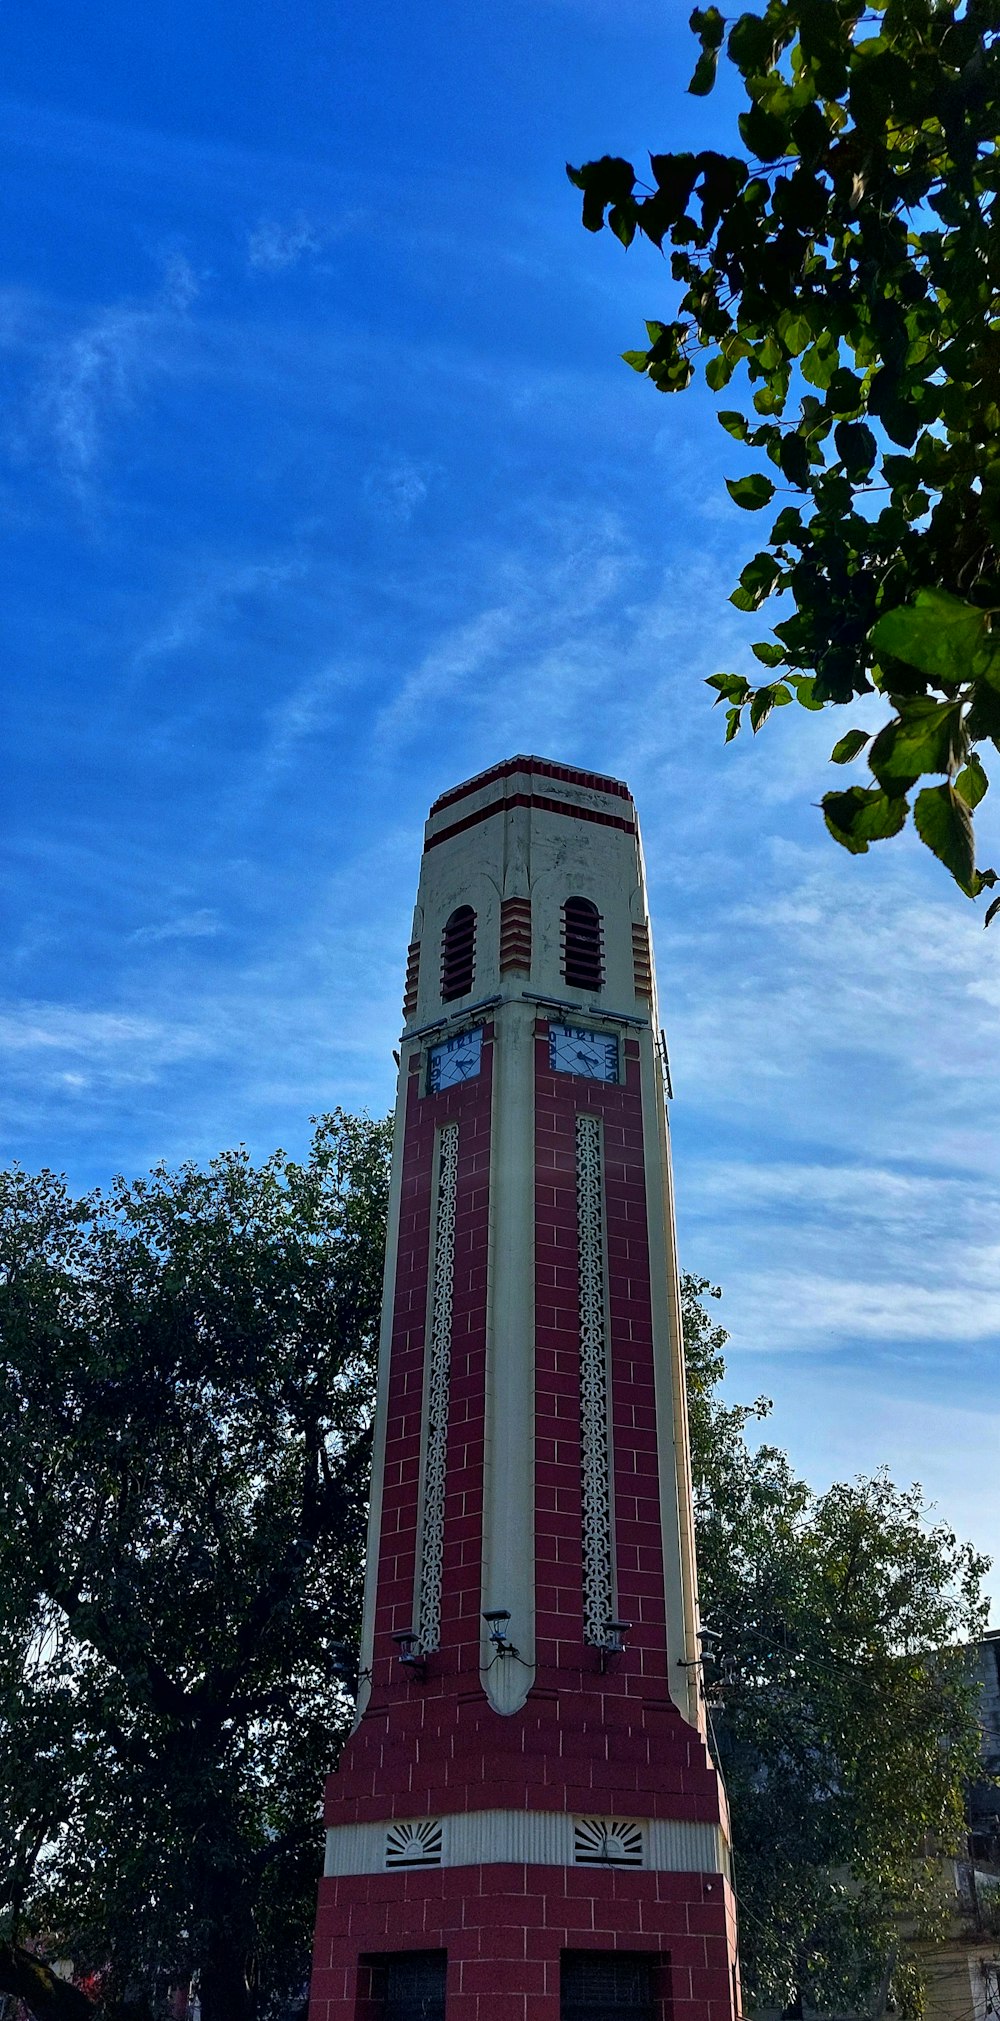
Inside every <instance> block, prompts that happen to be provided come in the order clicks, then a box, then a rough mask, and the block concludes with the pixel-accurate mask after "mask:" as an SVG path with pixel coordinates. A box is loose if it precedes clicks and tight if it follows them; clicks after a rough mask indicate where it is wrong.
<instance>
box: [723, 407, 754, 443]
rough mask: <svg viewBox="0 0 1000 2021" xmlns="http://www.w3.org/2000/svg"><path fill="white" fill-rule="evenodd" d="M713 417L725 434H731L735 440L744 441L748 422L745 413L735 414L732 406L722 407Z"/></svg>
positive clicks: (747, 432)
mask: <svg viewBox="0 0 1000 2021" xmlns="http://www.w3.org/2000/svg"><path fill="white" fill-rule="evenodd" d="M715 418H716V420H717V421H718V422H720V423H721V425H722V427H723V428H724V429H725V431H726V434H727V435H732V436H733V437H734V438H735V440H736V441H737V442H745V441H746V439H747V436H748V434H749V432H750V424H749V422H748V421H747V419H746V417H745V415H743V414H737V413H736V411H735V409H734V408H731V407H722V408H720V410H719V412H718V414H717V415H716V417H715Z"/></svg>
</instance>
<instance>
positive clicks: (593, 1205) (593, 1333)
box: [576, 1116, 615, 1649]
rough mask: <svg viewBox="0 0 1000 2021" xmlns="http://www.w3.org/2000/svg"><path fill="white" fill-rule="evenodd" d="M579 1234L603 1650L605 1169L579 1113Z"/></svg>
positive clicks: (607, 1530)
mask: <svg viewBox="0 0 1000 2021" xmlns="http://www.w3.org/2000/svg"><path fill="white" fill-rule="evenodd" d="M576 1206H577V1229H578V1235H579V1294H580V1418H581V1434H582V1468H583V1632H584V1640H585V1641H587V1642H590V1643H592V1644H593V1645H594V1646H595V1647H597V1648H598V1649H602V1648H603V1647H604V1646H605V1643H606V1641H607V1635H608V1623H609V1622H610V1621H613V1620H614V1616H615V1604H614V1566H613V1563H612V1553H611V1466H610V1451H609V1438H608V1343H607V1320H606V1316H605V1315H606V1295H605V1294H606V1284H605V1260H604V1171H603V1158H602V1152H601V1124H600V1119H599V1117H597V1116H578V1117H577V1119H576Z"/></svg>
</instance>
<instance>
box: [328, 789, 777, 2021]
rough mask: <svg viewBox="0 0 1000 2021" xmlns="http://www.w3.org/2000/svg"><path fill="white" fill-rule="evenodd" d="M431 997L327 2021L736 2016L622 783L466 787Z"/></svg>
mask: <svg viewBox="0 0 1000 2021" xmlns="http://www.w3.org/2000/svg"><path fill="white" fill-rule="evenodd" d="M403 1008H404V1018H405V1030H404V1032H403V1036H402V1040H401V1053H400V1070H399V1098H398V1103H397V1108H396V1133H395V1149H394V1154H393V1174H392V1190H391V1203H390V1223H389V1242H388V1255H387V1262H386V1290H385V1308H384V1319H383V1331H382V1344H381V1356H380V1369H379V1392H378V1405H377V1414H376V1425H375V1457H374V1476H373V1482H372V1508H371V1529H370V1537H369V1557H368V1585H367V1596H366V1604H365V1619H364V1632H363V1642H362V1651H361V1665H362V1675H361V1689H360V1694H359V1699H358V1718H357V1724H356V1726H355V1729H354V1732H353V1734H352V1736H351V1738H350V1740H349V1742H348V1743H347V1746H346V1747H345V1749H344V1753H343V1757H342V1760H341V1764H340V1767H339V1770H338V1771H337V1773H336V1774H335V1775H333V1776H331V1777H330V1780H329V1783H328V1787H327V1798H326V1820H327V1825H328V1835H327V1854H326V1866H325V1875H324V1879H323V1881H322V1883H321V1887H320V1903H319V1913H318V1921H317V1933H316V1951H315V1966H314V1974H313V1989H312V1999H313V2010H312V2017H311V2021H667V2017H668V2016H669V2017H670V2021H733V2017H734V2015H735V2014H736V2013H737V2011H738V1979H737V1966H736V1946H735V1916H734V1908H733V1898H732V1893H731V1888H730V1882H729V1853H728V1841H727V1824H726V1810H725V1798H724V1795H723V1792H722V1788H721V1785H720V1782H719V1779H718V1777H717V1775H716V1772H715V1769H714V1766H713V1764H712V1761H711V1758H710V1755H709V1752H708V1749H707V1746H706V1739H705V1731H704V1723H703V1712H702V1706H701V1704H700V1700H699V1690H698V1683H697V1680H698V1677H699V1671H698V1668H697V1658H698V1654H699V1649H698V1641H697V1616H696V1595H695V1572H694V1551H693V1537H692V1507H691V1486H690V1473H689V1461H688V1449H687V1420H686V1412H685V1399H684V1376H683V1358H682V1347H681V1337H680V1321H679V1303H678V1287H677V1265H676V1259H675V1245H674V1223H673V1206H672V1198H671V1180H670V1158H669V1147H668V1136H667V1122H666V1109H665V1102H664V1095H665V1060H664V1056H663V1051H662V1045H661V1040H660V1035H659V1020H658V1015H657V1009H656V990H655V984H654V980H653V970H652V957H651V950H650V939H649V921H648V915H647V901H646V887H645V878H644V872H643V863H642V852H641V847H640V842H639V831H638V824H637V820H636V813H635V807H634V805H633V802H632V797H631V795H630V793H629V791H628V788H627V787H626V786H623V785H621V784H620V783H619V781H617V780H615V779H606V778H603V777H600V776H598V775H596V774H593V773H589V772H579V771H575V770H573V769H571V768H569V767H568V766H565V765H556V764H550V763H548V762H546V761H544V760H542V759H539V758H525V757H518V758H512V759H510V760H509V761H507V762H506V763H504V764H501V765H496V766H494V767H493V768H492V770H490V771H488V772H483V773H481V774H480V775H479V776H478V777H477V778H475V779H470V780H469V781H468V782H467V783H466V784H465V785H463V786H457V787H456V788H455V789H454V790H453V791H452V792H449V793H445V794H443V795H442V797H441V798H440V799H439V800H437V801H435V803H434V806H433V807H432V809H431V813H430V818H429V820H428V823H427V828H426V836H425V842H424V855H423V868H422V871H421V877H420V886H419V890H418V894H417V906H416V912H415V915H414V925H413V938H412V941H411V944H410V949H409V956H408V960H407V970H406V994H405V1000H404V1007H403Z"/></svg>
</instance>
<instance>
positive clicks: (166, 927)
mask: <svg viewBox="0 0 1000 2021" xmlns="http://www.w3.org/2000/svg"><path fill="white" fill-rule="evenodd" d="M221 932H222V922H221V920H220V919H219V915H218V913H217V912H216V911H215V910H214V908H213V907H212V906H208V905H202V906H198V907H197V908H196V909H195V911H193V912H182V913H178V914H177V916H176V918H174V919H165V920H162V921H160V923H159V924H158V925H155V926H139V927H136V930H135V932H134V933H131V934H130V935H129V939H130V940H133V941H142V942H144V943H145V944H146V945H147V946H149V945H152V944H153V943H154V942H156V941H163V940H206V939H210V938H212V936H214V935H215V934H217V933H221Z"/></svg>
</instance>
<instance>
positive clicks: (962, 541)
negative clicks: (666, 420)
mask: <svg viewBox="0 0 1000 2021" xmlns="http://www.w3.org/2000/svg"><path fill="white" fill-rule="evenodd" d="M691 26H692V28H693V29H694V31H695V34H696V35H697V37H698V39H699V42H700V45H701V54H700V55H699V57H698V60H697V64H696V66H695V71H694V75H693V77H692V80H691V84H690V87H689V88H690V90H691V91H692V92H693V93H695V94H696V95H698V96H704V95H706V94H707V93H709V92H710V91H711V90H712V88H713V85H714V83H715V79H716V73H717V67H718V62H719V58H720V56H721V55H723V54H725V56H726V58H727V59H728V61H729V62H730V63H731V64H732V65H733V67H734V69H735V71H736V72H737V73H738V76H739V79H740V80H741V86H742V90H743V92H744V93H745V98H746V109H745V110H744V111H743V112H741V113H740V115H739V119H738V126H739V138H740V141H741V143H742V149H743V152H741V153H740V154H732V155H727V154H722V153H719V152H717V151H715V150H714V149H703V150H702V151H701V152H699V153H697V154H696V153H678V154H653V155H651V156H650V164H651V171H652V183H651V184H645V183H640V181H639V180H638V179H637V177H636V174H635V170H634V168H633V166H632V163H631V162H628V161H625V160H623V159H621V158H620V157H617V156H604V157H603V158H602V159H601V160H599V161H592V162H588V163H586V164H585V165H584V166H583V167H582V168H579V169H576V168H570V169H569V170H568V173H569V175H570V178H571V180H572V181H573V182H574V183H575V184H576V185H577V186H578V187H579V188H580V189H582V191H583V222H584V224H585V225H586V226H587V227H588V229H589V230H591V231H600V230H601V229H602V227H603V225H604V223H605V220H606V221H607V223H608V224H609V225H610V228H611V230H612V231H613V232H614V233H615V234H616V235H617V237H618V238H619V239H620V240H621V241H622V243H623V244H624V245H626V246H628V245H629V244H630V243H631V241H632V239H633V238H634V236H635V234H636V232H640V233H642V234H644V235H645V237H646V238H647V239H649V240H651V242H652V243H653V245H655V246H657V247H658V248H660V249H661V250H662V249H663V248H664V247H669V248H670V266H671V272H672V275H673V279H674V281H675V282H676V283H678V285H679V290H680V299H679V302H678V304H677V311H676V314H675V315H674V317H673V319H672V320H670V321H651V322H649V323H647V326H646V329H647V338H648V342H647V345H646V346H645V347H644V348H643V349H641V350H635V351H628V352H626V353H625V354H624V355H625V358H626V360H627V362H628V363H629V364H630V365H632V366H633V367H634V369H635V370H636V371H637V372H641V373H643V374H645V376H646V377H647V378H648V379H650V380H651V381H652V384H653V385H654V386H655V387H657V388H658V389H659V390H660V391H661V392H678V391H680V390H682V389H683V388H684V387H686V386H687V385H689V384H690V382H691V380H692V378H693V377H694V374H695V368H696V364H697V362H698V361H699V360H701V361H702V362H703V364H704V369H705V378H706V381H707V383H708V385H709V387H710V388H711V389H712V390H713V391H714V392H719V393H721V392H722V390H723V389H724V388H725V387H726V386H728V384H729V382H730V380H731V379H732V378H733V377H734V374H735V373H736V372H737V371H738V370H745V373H746V379H747V382H748V386H749V388H752V389H753V390H752V405H753V409H754V412H753V414H749V415H748V414H747V413H746V412H742V411H739V410H737V409H731V408H725V409H723V410H722V411H721V412H720V413H719V417H718V418H719V420H720V422H721V423H722V426H723V427H724V428H725V429H726V430H727V431H728V433H729V434H730V435H731V436H732V437H733V438H734V440H735V441H737V442H739V443H741V444H743V445H745V446H746V447H747V448H749V449H751V450H756V451H763V454H764V457H765V459H766V467H764V468H760V467H758V468H756V469H754V470H751V471H750V472H748V473H746V474H744V475H741V476H737V477H735V478H731V479H728V480H727V484H728V489H729V492H730V494H731V496H732V497H733V499H734V500H735V501H736V503H737V505H739V506H742V507H743V508H744V509H745V510H746V511H748V512H761V511H764V510H765V509H766V508H767V507H768V506H769V505H770V504H771V503H772V500H773V499H774V498H775V496H776V494H777V493H779V492H780V493H781V494H783V499H782V502H781V505H780V510H779V512H778V514H777V517H776V518H775V519H774V522H773V524H772V526H771V529H770V533H769V535H768V538H767V540H766V542H765V544H764V545H763V546H762V548H761V550H760V552H759V553H757V554H755V555H754V556H753V558H752V560H750V561H749V562H748V563H747V565H746V567H745V568H744V569H743V572H742V574H741V576H740V580H739V584H738V586H737V588H736V589H735V590H734V592H733V595H732V602H733V603H734V604H735V605H736V606H737V608H738V609H740V610H744V611H757V610H759V609H760V608H761V607H762V606H763V605H764V604H766V603H767V602H768V601H769V599H771V598H772V597H773V598H779V599H782V598H783V599H785V603H784V604H783V605H782V610H783V611H784V613H785V614H783V615H781V616H779V618H778V621H777V622H776V623H775V624H774V636H773V637H772V638H769V639H765V640H760V641H759V642H758V643H757V644H755V645H754V647H753V652H754V654H755V656H756V658H757V660H758V661H759V662H760V663H761V665H762V667H763V668H765V669H766V670H767V674H766V678H764V679H763V680H761V681H760V682H759V683H758V684H757V685H754V684H753V683H752V682H750V681H748V680H746V679H745V678H744V677H743V676H742V675H737V674H716V675H714V676H713V677H712V680H711V681H710V683H709V685H710V686H712V687H714V688H715V689H716V690H717V694H716V700H717V701H719V700H723V701H725V702H726V703H727V705H728V709H727V732H726V734H727V739H729V738H732V737H734V736H735V735H736V733H737V731H738V729H739V727H740V724H741V722H742V720H743V717H744V714H746V715H747V716H748V717H749V721H750V724H751V727H752V729H753V730H754V731H755V732H756V731H757V730H759V729H760V728H761V725H762V724H763V723H764V722H765V721H766V719H767V717H768V716H769V715H770V713H771V711H772V710H773V709H774V708H775V707H778V706H780V705H783V704H787V703H789V702H791V701H792V700H795V701H797V702H799V703H800V704H801V705H802V706H803V707H804V708H807V709H819V708H822V707H823V706H824V705H825V704H827V703H837V704H841V705H843V704H847V703H850V702H851V701H852V700H853V699H854V698H855V697H857V696H864V695H868V694H871V693H873V692H877V693H878V694H879V695H880V696H881V697H882V698H883V699H884V701H885V703H886V705H887V716H886V720H885V722H884V723H883V725H882V727H881V728H880V729H879V730H878V732H877V734H874V735H873V734H872V733H871V732H870V731H869V730H867V729H852V730H850V731H848V732H847V733H846V735H844V736H842V737H840V738H839V739H838V741H837V743H836V744H835V746H834V749H833V752H832V757H833V760H834V762H835V763H836V764H841V765H842V764H850V763H851V762H852V761H854V760H856V759H857V758H859V757H860V755H861V753H862V752H864V753H865V754H866V762H867V766H868V770H869V782H868V783H866V784H864V785H862V784H852V785H849V786H847V787H842V788H840V789H838V790H837V791H834V792H829V793H827V794H826V795H825V797H824V800H823V812H824V816H825V819H826V825H827V827H828V829H829V830H830V833H831V834H832V835H833V836H834V837H835V838H836V840H837V841H838V842H840V843H842V844H843V846H844V847H845V848H847V849H849V850H851V851H852V852H854V853H861V852H864V851H866V850H867V849H868V847H869V845H870V844H871V843H872V842H875V841H879V840H882V839H883V838H885V837H887V836H891V835H895V834H897V833H898V832H899V830H900V829H901V828H902V827H903V825H904V823H905V821H906V819H907V813H908V809H909V806H910V802H911V794H912V793H913V789H914V788H919V789H920V790H919V791H917V792H916V796H915V798H914V800H913V816H914V822H915V826H916V829H917V832H918V834H919V835H920V837H921V840H922V841H923V842H925V843H926V844H927V846H928V847H929V848H930V849H932V850H933V852H934V854H935V855H936V856H937V857H939V858H940V860H941V861H942V862H943V863H944V864H945V865H946V866H947V868H948V870H949V871H950V872H951V874H952V876H953V877H954V879H955V880H956V882H957V883H958V885H959V886H960V888H961V889H962V890H963V891H964V892H966V893H967V894H968V895H969V896H970V897H975V896H977V895H978V894H979V892H980V891H981V890H982V889H983V887H984V886H986V885H993V884H995V883H996V874H995V872H994V871H993V870H991V869H987V870H981V869H978V868H977V866H976V862H975V840H974V829H973V813H974V810H975V808H976V806H977V805H978V803H979V801H980V800H981V799H982V797H983V795H984V793H985V792H986V790H987V784H988V781H987V774H986V770H985V768H984V766H983V762H982V758H981V755H980V750H981V747H982V746H983V745H984V744H987V743H989V742H990V741H992V742H993V744H994V745H1000V633H998V632H997V631H996V629H995V625H994V620H995V618H996V615H997V612H998V609H1000V555H998V541H1000V211H998V206H997V194H998V190H1000V153H998V135H1000V49H998V46H997V29H998V26H1000V16H998V8H997V4H996V0H873V4H872V5H871V6H865V5H862V4H860V0H768V4H767V5H766V7H765V8H764V11H763V13H761V14H751V13H746V14H740V15H739V16H738V17H736V18H735V19H731V18H727V17H724V16H723V15H722V14H721V13H720V11H719V9H718V8H717V7H715V6H709V7H706V8H696V9H695V11H694V13H693V14H692V16H691ZM785 501H787V502H785ZM789 603H790V605H791V608H790V609H788V604H789ZM925 779H928V780H930V779H934V780H937V781H938V783H935V784H930V783H928V784H921V782H922V781H923V780H925ZM998 906H1000V899H995V900H994V901H993V902H992V904H991V905H990V906H989V907H988V909H987V914H986V923H987V924H988V923H989V919H990V918H991V917H992V916H993V914H994V913H995V912H996V910H997V909H998Z"/></svg>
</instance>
